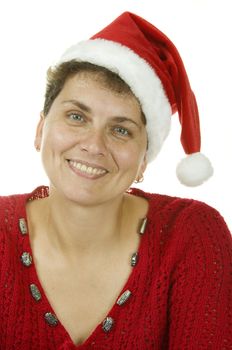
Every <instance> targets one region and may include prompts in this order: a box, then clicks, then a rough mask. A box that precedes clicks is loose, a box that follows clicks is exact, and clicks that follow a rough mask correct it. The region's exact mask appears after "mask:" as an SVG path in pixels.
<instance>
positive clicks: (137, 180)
mask: <svg viewBox="0 0 232 350" xmlns="http://www.w3.org/2000/svg"><path fill="white" fill-rule="evenodd" d="M143 180H144V177H143V174H142V175H141V176H139V178H138V179H136V180H135V183H136V184H138V183H141V182H143Z"/></svg>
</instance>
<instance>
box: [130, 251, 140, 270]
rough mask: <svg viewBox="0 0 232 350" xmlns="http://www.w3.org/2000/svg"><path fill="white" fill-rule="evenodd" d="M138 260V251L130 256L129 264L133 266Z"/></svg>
mask: <svg viewBox="0 0 232 350" xmlns="http://www.w3.org/2000/svg"><path fill="white" fill-rule="evenodd" d="M138 260H139V254H138V253H134V254H133V255H132V257H131V266H133V267H134V266H135V265H136V264H137V262H138Z"/></svg>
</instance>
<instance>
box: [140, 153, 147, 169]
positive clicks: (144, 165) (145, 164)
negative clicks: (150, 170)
mask: <svg viewBox="0 0 232 350" xmlns="http://www.w3.org/2000/svg"><path fill="white" fill-rule="evenodd" d="M146 168H147V153H145V155H144V158H143V162H142V164H141V167H140V174H144V172H145V170H146Z"/></svg>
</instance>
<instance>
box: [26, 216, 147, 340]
mask: <svg viewBox="0 0 232 350" xmlns="http://www.w3.org/2000/svg"><path fill="white" fill-rule="evenodd" d="M146 226H147V217H145V218H144V219H142V220H141V222H140V225H139V230H138V234H139V235H141V236H142V235H143V234H144V233H145V230H146ZM19 231H20V233H21V235H22V237H24V238H25V237H26V236H28V228H27V222H26V219H25V218H20V219H19ZM20 259H21V263H22V265H23V266H24V267H25V268H30V266H31V265H32V264H33V258H32V255H31V254H30V252H28V251H24V252H23V253H22V254H21V257H20ZM138 260H139V255H138V252H135V253H133V254H132V256H131V258H130V265H131V266H132V267H133V268H134V267H135V266H136V265H137V263H138ZM29 291H30V294H31V297H32V298H33V299H34V300H35V302H37V303H38V302H40V301H41V299H42V294H41V292H40V290H39V288H38V286H37V285H36V284H35V283H31V284H30V285H29ZM132 294H133V293H132V291H131V290H129V289H127V290H125V291H124V292H123V293H122V294H121V295H120V296H119V298H118V299H117V301H116V304H117V305H118V306H119V307H120V306H122V305H124V304H125V303H126V302H127V301H128V300H129V299H130V298H131V296H132ZM42 316H43V317H44V320H45V321H46V322H47V324H48V325H49V326H53V327H55V326H57V325H58V323H59V320H58V318H57V317H56V315H55V314H54V313H52V312H50V311H48V312H46V313H45V314H44V315H42ZM114 324H115V320H114V319H113V318H112V317H110V316H107V317H106V318H105V319H104V321H103V322H102V330H103V331H104V332H105V333H107V332H109V331H111V329H112V327H113V325H114Z"/></svg>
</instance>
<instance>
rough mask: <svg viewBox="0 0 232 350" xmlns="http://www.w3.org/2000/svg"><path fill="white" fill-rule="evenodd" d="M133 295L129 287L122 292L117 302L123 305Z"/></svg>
mask: <svg viewBox="0 0 232 350" xmlns="http://www.w3.org/2000/svg"><path fill="white" fill-rule="evenodd" d="M130 296H131V291H130V290H129V289H127V290H126V291H125V292H124V293H122V295H120V297H119V298H118V300H117V304H118V305H120V306H121V305H123V304H124V303H125V302H126V301H127V300H128V299H129V298H130Z"/></svg>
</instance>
